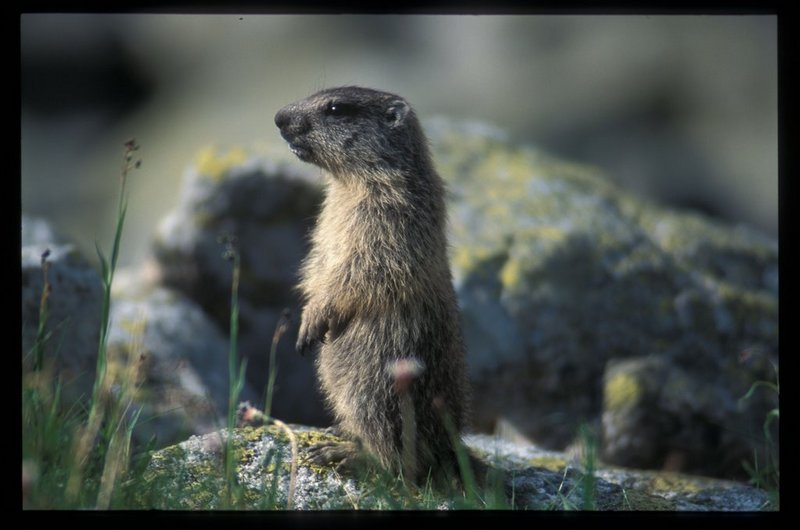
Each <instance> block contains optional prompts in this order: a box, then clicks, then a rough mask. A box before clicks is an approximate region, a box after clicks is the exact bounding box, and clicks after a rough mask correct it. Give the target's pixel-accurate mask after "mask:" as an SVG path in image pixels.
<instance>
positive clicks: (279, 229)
mask: <svg viewBox="0 0 800 530" xmlns="http://www.w3.org/2000/svg"><path fill="white" fill-rule="evenodd" d="M283 151H285V152H286V155H289V153H288V150H286V149H282V152H283ZM285 158H287V156H284V158H283V159H282V158H281V156H280V155H279V156H276V157H275V160H263V159H258V158H255V157H248V156H247V155H246V154H245V153H244V152H243V151H241V150H236V149H234V150H230V151H228V152H227V153H226V152H222V151H219V150H216V149H215V148H208V149H206V150H204V151H202V152H201V153H200V155H199V156H198V159H197V161H196V163H195V164H194V165H193V166H192V167H190V168H189V169H188V170H187V172H186V174H185V175H184V181H183V187H182V190H181V196H180V199H179V203H178V205H177V207H176V208H175V209H174V210H173V211H172V212H170V214H169V215H168V216H167V217H166V218H165V219H164V220H163V221H162V222H161V224H160V227H159V230H158V234H157V236H156V241H155V245H154V254H155V257H156V260H157V263H158V266H159V268H160V274H161V277H162V280H161V284H162V285H164V286H167V287H169V288H172V289H176V290H178V291H180V292H182V293H184V294H185V295H186V296H187V297H188V298H190V299H191V300H193V301H194V302H196V303H197V304H199V305H200V306H201V307H202V308H203V310H204V311H205V312H206V313H207V314H208V315H209V316H210V317H211V319H212V320H213V321H214V322H215V323H216V324H217V325H218V326H219V327H220V328H221V329H223V330H225V332H226V333H227V330H228V327H229V322H230V299H231V292H230V290H231V277H232V272H231V271H232V267H231V264H230V262H228V261H226V260H224V259H222V258H221V255H222V253H223V251H224V247H223V245H222V244H221V243H220V238H221V237H227V236H234V237H235V240H236V243H235V244H236V248H237V249H238V251H239V253H240V256H241V280H240V285H239V303H240V326H239V330H240V333H239V352H240V353H241V355H242V357H243V358H246V359H247V360H248V372H247V376H248V381H249V382H250V383H251V385H252V386H253V388H255V389H258V390H259V391H261V392H263V391H264V389H265V388H266V386H267V378H268V373H269V369H268V359H269V353H270V346H271V343H272V338H273V333H274V332H275V329H276V326H277V324H278V321H279V317H280V315H281V313H282V311H283V310H284V309H285V308H289V309H290V311H291V313H292V314H293V315H294V316H295V321H296V320H297V318H296V317H298V316H299V309H298V301H297V299H296V297H295V295H294V292H293V289H294V286H295V284H296V283H297V271H298V268H299V264H300V260H301V259H302V258H303V256H305V253H306V251H307V243H306V240H307V236H308V232H309V231H310V229H311V226H312V224H313V220H314V217H315V215H316V212H317V207H318V204H319V202H320V200H321V196H322V195H321V188H320V181H319V179H317V178H316V177H314V175H315V172H314V171H313V170H312V169H310V168H308V167H304V166H303V165H302V164H300V163H299V162H287V161H286V160H285ZM286 335H287V336H286V338H285V339H284V340H282V341H280V342H279V343H278V348H277V352H276V355H277V364H278V377H277V386H276V389H275V392H274V399H273V404H274V405H273V411H272V412H273V414H274V415H275V416H277V417H280V418H283V419H284V420H286V421H294V422H306V423H311V424H317V425H320V424H327V423H329V422H330V417H329V416H328V415H327V413H326V412H325V409H324V407H323V405H322V399H321V397H320V396H319V394H318V393H317V390H316V389H317V387H318V385H317V384H316V379H315V375H314V368H313V363H312V362H311V360H309V359H304V358H301V357H300V356H298V355H297V354H296V353H295V351H294V340H295V337H296V336H297V323H296V322H294V323H293V324H292V325H291V326H290V328H289V330H288V331H287V333H286Z"/></svg>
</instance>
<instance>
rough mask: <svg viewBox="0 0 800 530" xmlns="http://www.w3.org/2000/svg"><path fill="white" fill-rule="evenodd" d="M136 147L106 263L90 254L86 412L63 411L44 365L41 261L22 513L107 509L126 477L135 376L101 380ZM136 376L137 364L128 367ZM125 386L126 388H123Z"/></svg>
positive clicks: (28, 381) (131, 145)
mask: <svg viewBox="0 0 800 530" xmlns="http://www.w3.org/2000/svg"><path fill="white" fill-rule="evenodd" d="M138 149H139V146H138V145H136V142H135V141H133V140H130V141H128V142H126V143H125V152H124V158H123V164H122V171H121V178H120V191H119V199H118V203H117V216H116V227H115V231H114V241H113V244H112V249H111V258H110V260H107V259H106V257H105V255H104V254H103V252H102V251H101V250H100V248H99V246H98V247H97V253H98V256H99V258H100V265H101V279H102V285H103V305H102V312H101V315H100V337H99V344H98V350H97V364H96V371H95V380H94V385H93V387H92V395H91V398H90V400H89V403H88V412H87V411H86V410H82V409H80V408H76V407H71V408H69V409H66V410H64V407H63V403H62V402H61V399H62V388H63V385H62V381H61V378H60V377H59V376H58V375H57V370H56V366H55V361H54V359H48V358H46V355H45V351H46V348H45V347H46V345H47V343H48V342H49V340H50V339H51V333H48V332H47V331H46V329H47V324H48V308H49V304H50V302H51V291H52V288H51V284H50V282H49V278H48V272H49V264H48V262H47V259H48V257H49V250H48V251H45V252H44V253H43V254H42V273H43V275H44V287H43V290H42V296H41V299H40V306H39V323H38V328H37V335H36V340H35V344H34V347H33V350H34V352H35V355H34V361H33V363H32V367H30V366H29V365H28V363H26V362H25V361H26V357H27V356H26V357H24V358H23V374H22V426H23V437H22V445H23V448H22V454H23V506H24V507H27V508H92V507H93V508H101V509H102V508H108V507H110V506H111V503H112V499H113V497H114V493H115V490H116V489H117V486H118V485H119V482H120V477H121V476H123V475H124V474H125V473H126V472H127V463H128V461H129V454H130V442H131V435H132V432H133V429H134V427H135V425H136V421H137V419H138V411H135V412H132V413H131V407H132V405H133V384H132V383H130V382H132V381H135V380H136V377H135V375H136V374H126V376H125V377H124V378H123V379H124V380H123V381H121V383H122V384H121V386H119V387H118V389H117V391H116V392H113V391H112V388H111V386H110V385H109V381H108V379H107V377H106V376H107V367H108V352H107V344H108V332H109V324H110V322H109V314H110V302H111V285H112V282H113V279H114V272H115V270H116V266H117V259H118V257H119V249H120V244H121V240H122V232H123V227H124V224H125V213H126V211H127V192H126V183H127V177H128V175H129V173H130V172H131V171H132V170H134V169H137V168H138V167H139V166H140V161H138V160H137V161H134V160H133V157H134V153H135V152H136V151H137V150H138ZM129 366H131V367H132V369H133V370H136V369H137V367H138V363H136V362H133V363H130V365H129ZM126 381H127V383H126Z"/></svg>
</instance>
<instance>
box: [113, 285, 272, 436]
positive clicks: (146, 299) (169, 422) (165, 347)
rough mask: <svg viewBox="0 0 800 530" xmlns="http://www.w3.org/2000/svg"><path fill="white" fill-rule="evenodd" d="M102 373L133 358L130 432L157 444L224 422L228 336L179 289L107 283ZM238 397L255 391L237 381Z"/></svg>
mask: <svg viewBox="0 0 800 530" xmlns="http://www.w3.org/2000/svg"><path fill="white" fill-rule="evenodd" d="M111 322H112V327H111V329H110V332H109V342H108V351H109V377H110V378H112V379H114V378H115V377H116V374H117V373H120V372H121V371H122V370H125V369H126V367H129V366H130V363H131V362H134V363H136V362H138V369H137V385H138V388H137V389H136V390H135V406H134V407H133V408H134V409H135V408H141V409H142V412H141V416H140V418H146V421H139V423H138V424H137V426H136V429H135V430H134V435H135V439H136V440H137V441H139V442H145V441H147V440H149V439H150V438H151V437H153V436H155V438H156V440H157V443H158V444H159V446H160V447H163V446H164V445H168V444H172V443H175V442H177V441H179V440H184V439H186V437H187V436H189V435H192V434H201V433H207V432H211V431H214V430H216V429H219V428H220V427H222V426H224V425H225V424H226V422H227V410H228V384H229V383H228V350H229V342H228V339H227V338H226V337H225V336H224V335H223V333H222V332H221V331H220V330H219V329H218V328H217V326H216V325H215V324H214V323H213V322H211V321H210V320H209V318H208V317H207V316H206V314H205V313H204V312H203V311H202V310H201V309H200V308H199V307H197V306H196V305H195V304H194V303H192V302H191V301H190V300H188V299H187V298H186V297H185V296H184V295H182V294H180V293H178V292H175V291H170V290H168V289H165V288H160V287H157V288H151V289H147V288H142V287H141V286H128V287H126V288H119V289H115V291H114V299H113V303H112V305H111ZM240 398H241V399H253V400H255V399H258V393H256V392H255V391H253V390H252V389H251V388H250V386H249V385H245V388H244V389H243V391H242V394H241V396H240Z"/></svg>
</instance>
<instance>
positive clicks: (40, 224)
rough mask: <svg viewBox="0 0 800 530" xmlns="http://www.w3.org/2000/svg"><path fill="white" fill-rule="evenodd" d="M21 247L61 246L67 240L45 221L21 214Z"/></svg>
mask: <svg viewBox="0 0 800 530" xmlns="http://www.w3.org/2000/svg"><path fill="white" fill-rule="evenodd" d="M21 243H22V244H21V246H22V247H29V246H32V245H63V244H66V243H67V240H66V239H65V238H64V236H63V235H62V234H60V233H59V232H57V231H56V229H55V228H53V226H52V225H51V224H50V223H48V222H47V221H45V220H44V219H39V218H35V217H31V216H29V215H25V214H22V241H21Z"/></svg>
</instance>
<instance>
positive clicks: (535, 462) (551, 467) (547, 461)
mask: <svg viewBox="0 0 800 530" xmlns="http://www.w3.org/2000/svg"><path fill="white" fill-rule="evenodd" d="M528 464H530V466H531V467H541V468H544V469H546V470H548V471H553V472H555V473H559V472H561V471H564V468H565V467H567V461H566V460H564V459H563V458H558V457H556V456H537V457H535V458H531V459H530V460H528Z"/></svg>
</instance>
